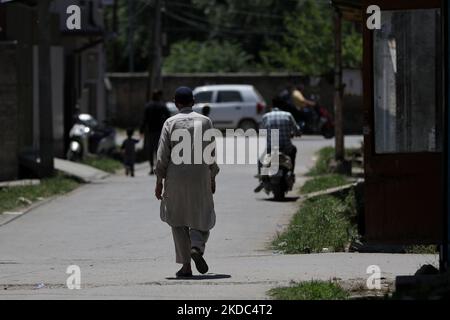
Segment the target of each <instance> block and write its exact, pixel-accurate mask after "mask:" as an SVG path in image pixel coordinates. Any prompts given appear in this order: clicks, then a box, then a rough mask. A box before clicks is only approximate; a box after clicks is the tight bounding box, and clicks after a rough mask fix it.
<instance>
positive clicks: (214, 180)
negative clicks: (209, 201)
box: [211, 179, 216, 194]
mask: <svg viewBox="0 0 450 320" xmlns="http://www.w3.org/2000/svg"><path fill="white" fill-rule="evenodd" d="M211 192H212V194H215V193H216V179H211Z"/></svg>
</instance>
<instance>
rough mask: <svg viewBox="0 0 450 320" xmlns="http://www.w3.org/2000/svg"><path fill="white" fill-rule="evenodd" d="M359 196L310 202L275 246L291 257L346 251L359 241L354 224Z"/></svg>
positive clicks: (316, 199) (321, 197) (302, 208)
mask: <svg viewBox="0 0 450 320" xmlns="http://www.w3.org/2000/svg"><path fill="white" fill-rule="evenodd" d="M355 202H356V201H355V196H354V193H353V192H351V193H350V194H349V195H348V196H347V197H346V198H345V200H340V199H338V198H336V197H333V196H320V197H316V198H312V199H309V200H306V201H305V202H304V203H303V204H302V206H301V207H300V209H299V211H298V212H297V213H296V214H295V215H294V218H293V219H292V221H291V223H290V225H289V227H288V228H287V230H286V232H284V233H282V234H281V235H278V236H277V238H276V239H275V240H274V241H273V243H272V245H273V248H274V249H275V250H278V251H281V252H283V253H287V254H299V253H319V252H322V250H323V248H328V249H329V251H334V252H339V251H341V252H342V251H345V248H346V246H347V245H348V243H349V242H350V241H351V240H352V239H354V238H356V237H357V227H356V225H355V224H354V223H353V222H352V220H354V217H355V216H356V207H355Z"/></svg>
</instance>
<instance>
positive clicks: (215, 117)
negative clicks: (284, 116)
mask: <svg viewBox="0 0 450 320" xmlns="http://www.w3.org/2000/svg"><path fill="white" fill-rule="evenodd" d="M194 98H195V103H196V104H195V106H194V108H193V109H194V111H196V112H198V113H202V111H203V107H205V106H209V107H210V113H209V115H208V116H209V117H210V118H211V120H212V122H213V125H214V127H215V128H218V129H236V128H242V129H244V130H247V129H257V128H258V124H259V123H260V121H261V118H262V116H263V115H264V112H265V111H266V103H265V101H264V99H263V98H262V96H261V94H260V93H259V92H258V91H257V90H256V89H255V87H253V86H251V85H209V86H203V87H198V88H195V89H194ZM167 106H168V108H169V110H170V111H171V113H176V111H177V110H176V107H175V105H174V104H173V103H168V104H167Z"/></svg>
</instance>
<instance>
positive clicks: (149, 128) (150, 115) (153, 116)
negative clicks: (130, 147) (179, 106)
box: [140, 90, 170, 175]
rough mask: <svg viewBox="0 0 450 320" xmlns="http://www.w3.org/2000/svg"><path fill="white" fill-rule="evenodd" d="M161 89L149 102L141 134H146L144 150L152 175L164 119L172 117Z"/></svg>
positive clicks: (154, 93)
mask: <svg viewBox="0 0 450 320" xmlns="http://www.w3.org/2000/svg"><path fill="white" fill-rule="evenodd" d="M162 98H163V93H162V91H161V90H155V92H153V96H152V101H151V102H150V103H149V104H147V106H146V107H145V111H144V117H143V119H142V125H141V129H140V131H141V134H143V135H144V137H145V140H144V150H145V152H146V154H147V156H148V160H149V162H150V175H153V174H155V171H154V157H155V154H156V151H157V150H158V141H159V137H160V135H161V129H162V127H163V124H164V121H166V120H167V119H168V118H169V117H170V112H169V110H168V109H167V106H166V104H165V103H164V102H163V99H162Z"/></svg>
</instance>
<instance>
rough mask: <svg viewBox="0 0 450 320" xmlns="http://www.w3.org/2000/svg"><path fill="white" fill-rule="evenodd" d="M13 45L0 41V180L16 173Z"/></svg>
mask: <svg viewBox="0 0 450 320" xmlns="http://www.w3.org/2000/svg"><path fill="white" fill-rule="evenodd" d="M15 52H16V50H15V45H12V44H2V43H0V130H1V132H0V181H1V180H9V179H15V178H17V175H18V159H17V150H18V133H17V124H18V123H17V117H18V112H17V106H18V101H17V100H18V99H17V71H16V54H15Z"/></svg>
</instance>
